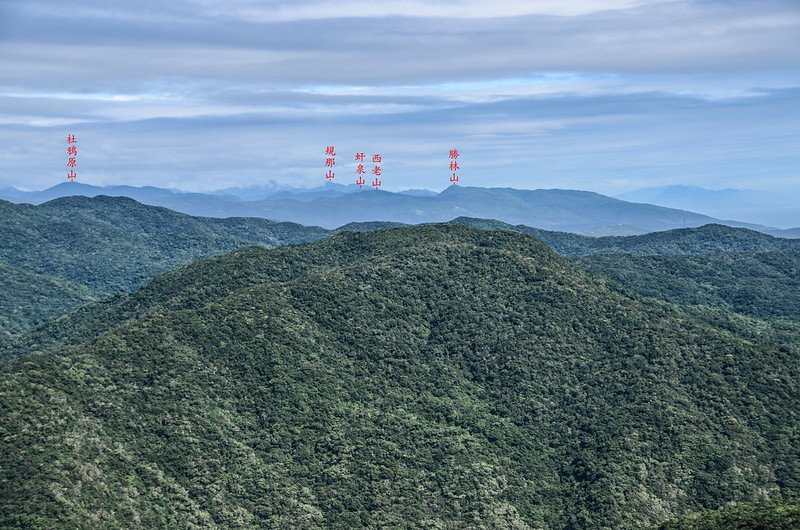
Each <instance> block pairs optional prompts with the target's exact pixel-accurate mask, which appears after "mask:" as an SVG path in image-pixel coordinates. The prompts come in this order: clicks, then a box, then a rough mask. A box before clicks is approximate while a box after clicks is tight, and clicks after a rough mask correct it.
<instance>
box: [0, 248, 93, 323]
mask: <svg viewBox="0 0 800 530" xmlns="http://www.w3.org/2000/svg"><path fill="white" fill-rule="evenodd" d="M96 296H98V294H97V293H96V292H95V291H93V290H92V289H89V288H88V287H86V286H84V285H80V284H76V283H71V282H69V281H68V280H64V279H62V278H54V277H50V276H44V275H42V274H35V273H31V272H27V271H25V270H22V269H18V268H16V267H12V266H10V265H6V264H4V263H2V262H0V330H3V331H6V332H9V333H20V332H22V331H25V330H27V329H28V328H29V327H30V326H33V325H36V324H41V323H42V322H44V321H46V320H49V319H51V318H55V317H59V316H61V315H63V314H64V313H66V312H68V311H70V310H72V309H74V308H76V307H79V306H81V305H83V304H85V303H87V302H90V301H92V300H94V299H95V297H96Z"/></svg>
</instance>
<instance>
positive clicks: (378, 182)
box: [372, 153, 383, 190]
mask: <svg viewBox="0 0 800 530" xmlns="http://www.w3.org/2000/svg"><path fill="white" fill-rule="evenodd" d="M381 160H383V159H382V158H381V155H380V153H376V154H374V155H372V163H373V164H375V166H374V167H373V168H372V174H373V175H375V180H373V181H372V187H373V188H375V189H376V190H377V189H380V187H381V184H383V183H382V182H381V179H380V176H381V166H380V165H379V164H380V163H381Z"/></svg>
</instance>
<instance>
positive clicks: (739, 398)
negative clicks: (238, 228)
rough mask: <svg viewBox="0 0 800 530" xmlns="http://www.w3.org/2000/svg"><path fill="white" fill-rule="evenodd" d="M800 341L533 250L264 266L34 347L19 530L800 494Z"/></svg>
mask: <svg viewBox="0 0 800 530" xmlns="http://www.w3.org/2000/svg"><path fill="white" fill-rule="evenodd" d="M797 339H798V335H797V334H796V333H795V331H794V330H793V329H791V328H790V327H789V328H780V329H779V328H778V327H773V326H771V325H768V324H766V323H764V322H762V321H756V320H751V319H748V318H746V317H741V316H735V315H732V314H730V313H724V312H719V311H718V312H717V313H716V314H713V315H708V316H704V315H702V314H701V313H699V312H697V311H695V310H692V311H685V310H683V309H681V308H680V307H678V306H674V305H671V304H667V303H663V302H657V301H654V300H647V299H643V298H641V297H639V296H638V295H635V294H633V293H632V292H631V291H627V290H625V289H624V288H621V287H619V286H618V285H617V284H615V283H612V282H610V281H608V280H605V279H604V278H602V277H598V276H596V275H592V274H588V273H585V272H583V271H582V270H581V269H580V268H579V267H577V266H576V265H574V264H572V263H570V262H569V261H567V260H565V259H563V258H561V257H559V256H558V255H556V254H555V253H554V252H552V251H551V250H550V249H549V248H547V247H546V246H545V245H544V244H542V243H541V242H539V241H537V240H534V239H532V238H529V237H526V236H523V235H518V234H513V233H508V232H489V231H479V230H474V229H470V228H467V227H461V226H454V225H439V226H428V227H415V228H401V229H391V230H386V231H382V232H375V233H358V234H356V233H344V234H340V235H337V236H334V237H331V238H328V239H325V240H323V241H320V242H317V243H314V244H311V245H308V246H297V247H287V248H280V249H272V250H268V249H264V248H247V249H242V250H238V251H235V252H233V253H230V254H227V255H224V256H220V257H215V258H211V259H209V260H207V261H202V262H197V263H193V264H191V265H189V266H187V267H184V268H180V269H177V270H175V271H172V272H169V273H167V274H165V275H162V276H159V277H158V278H156V279H155V280H154V281H152V282H150V283H148V284H146V285H145V286H144V287H142V288H141V289H140V290H139V291H137V292H136V293H133V294H127V295H122V296H119V297H117V298H115V299H113V300H110V301H108V302H105V303H103V304H98V305H95V306H91V307H89V308H86V309H83V310H81V311H78V312H77V313H74V314H72V315H71V316H69V317H66V318H62V319H60V320H59V321H56V322H53V323H52V324H50V325H48V326H45V327H44V328H41V329H40V330H39V332H38V334H35V335H29V336H27V337H26V338H25V340H21V341H18V342H17V343H16V344H15V345H14V346H13V354H14V356H16V357H17V358H16V359H14V360H11V361H7V362H4V363H2V364H1V365H0V417H2V418H4V419H3V420H2V433H0V444H2V445H0V459H1V460H0V527H3V526H7V527H25V528H29V527H34V528H36V527H42V528H62V527H63V528H132V527H133V528H135V527H144V528H168V527H179V528H253V527H263V528H292V527H294V528H322V527H326V528H363V527H369V528H376V527H392V528H398V527H399V528H468V527H475V528H481V527H485V528H554V529H572V528H575V529H577V528H586V529H594V528H642V527H647V526H653V525H658V524H660V523H662V522H663V521H665V520H668V519H670V518H673V517H676V516H680V515H684V514H687V513H690V512H694V511H698V510H703V509H715V508H717V507H719V506H722V505H725V504H727V503H730V502H748V501H754V500H758V499H761V498H781V497H793V496H798V495H800V464H798V462H800V459H799V458H798V457H800V443H798V439H800V437H799V436H798V435H799V434H800V433H798V425H800V423H799V422H798V420H799V419H800V418H798V411H800V388H798V386H800V378H798V376H799V375H800V373H798V372H800V365H799V363H798V359H800V357H798V354H800V340H797ZM20 355H22V356H20Z"/></svg>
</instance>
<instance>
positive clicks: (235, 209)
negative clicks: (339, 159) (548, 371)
mask: <svg viewBox="0 0 800 530" xmlns="http://www.w3.org/2000/svg"><path fill="white" fill-rule="evenodd" d="M239 193H240V194H242V195H243V196H248V194H244V193H241V192H239ZM64 195H86V196H94V195H117V196H127V197H131V198H133V199H136V200H138V201H140V202H143V203H145V204H151V205H156V206H164V207H166V208H170V209H172V210H175V211H179V212H183V213H187V214H190V215H196V216H207V217H260V218H265V219H271V220H275V221H291V222H296V223H300V224H305V225H318V226H322V227H325V228H336V227H338V226H341V225H344V224H347V223H351V222H370V221H391V222H400V223H407V224H419V223H431V222H443V221H449V220H451V219H453V218H455V217H459V216H467V217H478V218H486V219H497V220H500V221H503V222H507V223H510V224H524V225H527V226H532V227H536V228H542V229H545V230H558V231H566V232H576V233H583V234H588V235H631V234H641V233H647V232H653V231H658V230H669V229H672V228H685V227H694V226H701V225H704V224H708V223H714V222H716V223H721V224H726V225H728V226H738V227H745V228H751V229H754V230H759V231H763V232H766V233H771V234H773V235H778V236H782V237H793V236H795V235H797V233H796V232H786V233H784V232H782V231H781V230H779V229H774V228H770V227H766V226H760V225H754V224H748V223H742V222H738V221H735V220H719V219H715V218H713V217H709V216H707V215H702V214H698V213H693V212H691V211H686V210H677V209H672V208H665V207H662V206H654V205H650V204H638V203H631V202H626V201H621V200H619V199H614V198H611V197H606V196H604V195H600V194H597V193H593V192H586V191H576V190H559V189H552V190H517V189H512V188H472V187H463V186H451V187H449V188H447V189H446V190H444V191H443V192H441V193H438V194H435V195H430V194H423V193H422V192H419V191H414V190H411V191H410V192H404V193H391V192H384V191H374V190H363V191H361V190H358V189H357V188H355V187H354V186H342V185H330V186H326V187H322V188H320V189H317V190H311V191H302V190H283V191H275V190H273V191H270V194H269V195H268V196H266V197H265V198H263V199H260V200H243V199H242V198H240V197H239V196H236V195H232V194H226V195H223V194H220V195H214V194H200V193H182V192H174V191H170V190H163V189H160V188H152V187H145V188H133V187H128V186H111V187H108V188H100V187H96V186H88V185H85V184H78V183H64V184H60V185H58V186H55V187H53V188H50V189H49V190H45V191H42V192H30V193H20V192H16V193H10V194H9V193H7V198H8V199H9V200H11V201H14V202H29V203H32V204H37V203H41V202H45V201H47V200H51V199H53V198H56V197H58V196H64Z"/></svg>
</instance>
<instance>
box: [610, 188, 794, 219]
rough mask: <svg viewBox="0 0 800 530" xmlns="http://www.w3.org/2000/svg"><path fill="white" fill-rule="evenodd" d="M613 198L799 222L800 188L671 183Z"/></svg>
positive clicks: (715, 214)
mask: <svg viewBox="0 0 800 530" xmlns="http://www.w3.org/2000/svg"><path fill="white" fill-rule="evenodd" d="M616 198H617V199H622V200H624V201H630V202H639V203H648V204H655V205H658V206H666V207H668V208H679V209H682V210H691V211H693V212H698V213H702V214H705V215H710V216H712V217H718V218H720V219H737V220H739V221H745V222H750V223H757V224H763V225H768V226H778V227H796V226H797V225H798V224H800V191H794V192H792V191H783V192H768V191H760V190H739V189H722V190H709V189H705V188H700V187H697V186H683V185H673V186H661V187H655V188H643V189H639V190H635V191H630V192H627V193H623V194H621V195H617V196H616Z"/></svg>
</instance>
